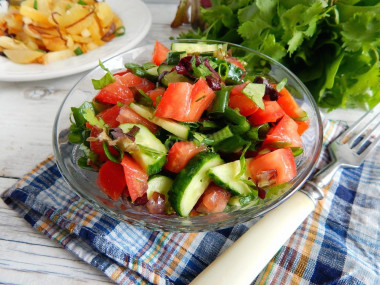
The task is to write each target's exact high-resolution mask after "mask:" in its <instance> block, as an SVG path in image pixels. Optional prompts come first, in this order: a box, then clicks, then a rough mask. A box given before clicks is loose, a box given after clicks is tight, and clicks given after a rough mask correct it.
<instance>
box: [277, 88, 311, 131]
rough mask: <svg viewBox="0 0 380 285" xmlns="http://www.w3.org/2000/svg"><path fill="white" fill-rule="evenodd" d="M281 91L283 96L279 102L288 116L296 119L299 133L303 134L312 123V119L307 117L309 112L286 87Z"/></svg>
mask: <svg viewBox="0 0 380 285" xmlns="http://www.w3.org/2000/svg"><path fill="white" fill-rule="evenodd" d="M279 93H280V95H281V96H280V97H279V98H278V100H277V102H278V104H279V105H280V106H281V108H282V109H283V110H284V111H285V113H286V114H287V115H288V116H290V117H291V118H292V119H294V120H295V121H296V123H297V125H298V133H299V135H302V134H303V133H304V131H306V130H307V129H308V128H309V125H310V121H309V120H308V119H307V113H306V112H305V111H304V110H303V109H302V108H301V107H300V106H299V105H298V103H297V101H296V100H295V99H294V97H293V96H292V94H290V92H289V91H288V90H287V89H286V88H283V89H282V90H281V91H280V92H279ZM297 119H298V120H297Z"/></svg>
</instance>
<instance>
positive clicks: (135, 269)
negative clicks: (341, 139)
mask: <svg viewBox="0 0 380 285" xmlns="http://www.w3.org/2000/svg"><path fill="white" fill-rule="evenodd" d="M345 127H346V125H345V124H344V123H342V122H331V121H326V122H325V125H324V130H325V132H324V142H325V144H328V143H329V142H330V141H331V140H332V139H333V138H335V137H336V136H337V134H339V133H340V132H341V131H342V130H343V129H344V128H345ZM328 160H329V157H328V155H327V153H326V152H324V153H323V155H322V160H321V162H320V164H319V166H320V167H321V166H322V165H323V164H325V163H327V162H328ZM379 161H380V148H377V150H376V151H375V152H373V153H372V156H371V157H369V158H368V160H366V161H365V162H364V163H363V164H362V165H361V167H360V168H358V169H346V170H343V171H340V172H339V173H338V174H336V176H335V178H334V180H333V181H332V183H331V184H330V185H329V187H327V188H326V189H325V195H326V196H325V199H324V200H322V201H321V202H320V203H319V205H318V206H317V208H316V210H315V211H314V212H313V214H311V215H310V216H309V217H308V218H307V219H306V220H305V221H304V223H303V224H302V225H301V226H300V227H299V228H298V230H297V231H296V232H295V233H294V234H293V235H292V236H291V238H290V239H289V240H288V242H287V243H286V244H285V245H284V246H283V247H282V248H281V249H280V250H279V252H278V253H277V255H276V256H275V257H274V258H273V259H272V260H271V262H270V263H269V264H268V266H267V267H266V268H265V269H264V270H263V271H262V272H261V274H260V275H259V276H258V277H257V279H256V280H255V281H254V284H300V283H301V284H302V283H303V284H380V273H379V272H380V187H379V185H380V164H379ZM2 199H3V200H4V202H5V203H6V204H8V205H9V206H10V207H11V208H13V209H14V210H15V211H17V212H18V213H19V214H20V215H21V216H23V217H24V218H25V220H27V221H28V222H29V223H30V224H31V226H32V227H34V228H36V229H38V230H39V231H40V232H42V233H43V234H44V235H46V236H47V237H49V238H51V239H54V240H56V241H57V242H58V243H60V244H61V245H62V246H64V247H65V248H66V249H68V250H69V251H71V252H72V253H74V254H75V255H77V256H78V257H79V258H81V259H83V260H84V261H85V262H87V263H89V264H91V265H92V266H94V267H96V268H98V269H99V270H101V271H102V272H104V274H106V275H107V276H108V277H109V278H110V279H112V280H113V281H115V282H116V283H119V284H188V283H189V282H190V281H191V280H192V279H193V278H194V277H195V276H197V274H199V273H200V272H201V271H202V270H203V269H204V268H205V267H206V266H207V265H208V264H210V263H211V262H212V261H213V260H214V259H215V258H216V257H217V256H218V255H219V254H220V253H221V252H222V251H223V250H225V249H226V248H227V247H228V246H230V245H231V244H232V243H233V242H234V241H235V240H236V239H238V238H239V237H240V236H241V235H242V234H243V233H244V232H246V230H247V229H248V228H249V227H250V226H251V225H252V224H253V223H254V221H251V222H247V223H244V224H240V225H236V226H234V227H232V228H227V229H224V230H219V231H214V232H206V233H168V232H155V231H149V230H145V229H142V228H137V227H134V226H132V225H129V224H127V223H125V222H119V221H117V220H115V219H113V218H111V217H109V216H107V215H105V214H103V213H101V212H99V211H97V210H95V209H94V208H92V207H91V205H90V204H89V203H87V202H86V201H85V200H83V199H81V198H79V197H78V196H77V195H76V194H75V193H74V192H72V191H71V190H70V188H69V186H68V185H67V184H66V183H65V181H64V180H63V178H62V177H61V175H60V173H59V171H58V169H57V166H56V164H55V162H54V160H53V158H52V157H49V158H48V159H47V160H45V161H44V162H42V163H41V164H39V165H38V166H37V167H36V168H35V169H33V170H32V171H31V172H30V173H29V174H28V175H26V176H25V177H24V178H23V179H21V180H20V181H19V182H18V183H17V184H16V185H14V186H13V187H11V188H10V189H8V190H7V191H6V192H4V193H3V195H2Z"/></svg>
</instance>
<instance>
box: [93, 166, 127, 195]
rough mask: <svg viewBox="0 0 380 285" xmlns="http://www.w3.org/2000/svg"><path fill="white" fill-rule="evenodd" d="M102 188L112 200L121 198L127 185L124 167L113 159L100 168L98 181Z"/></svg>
mask: <svg viewBox="0 0 380 285" xmlns="http://www.w3.org/2000/svg"><path fill="white" fill-rule="evenodd" d="M97 182H98V183H97V184H98V185H99V187H100V189H102V191H103V192H104V193H105V194H107V195H108V196H109V197H110V198H111V199H112V200H114V201H116V200H118V199H119V198H120V196H121V194H122V193H123V190H124V188H125V187H126V185H127V184H126V182H125V178H124V171H123V167H122V166H121V164H119V163H115V162H112V161H107V162H105V163H104V164H103V165H102V167H101V168H100V170H99V175H98V181H97Z"/></svg>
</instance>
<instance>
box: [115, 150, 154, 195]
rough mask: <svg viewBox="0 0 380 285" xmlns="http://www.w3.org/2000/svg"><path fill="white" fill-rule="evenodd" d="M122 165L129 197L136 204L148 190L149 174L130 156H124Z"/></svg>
mask: <svg viewBox="0 0 380 285" xmlns="http://www.w3.org/2000/svg"><path fill="white" fill-rule="evenodd" d="M121 165H122V166H123V169H124V177H125V181H126V183H127V187H128V192H129V195H130V196H131V200H132V202H135V201H136V199H137V198H139V197H143V196H144V194H145V193H146V190H147V189H148V174H146V172H145V171H144V170H143V169H142V168H141V166H140V165H139V164H138V163H137V162H136V161H135V160H134V159H133V158H132V157H131V156H130V155H129V154H124V157H123V159H122V161H121Z"/></svg>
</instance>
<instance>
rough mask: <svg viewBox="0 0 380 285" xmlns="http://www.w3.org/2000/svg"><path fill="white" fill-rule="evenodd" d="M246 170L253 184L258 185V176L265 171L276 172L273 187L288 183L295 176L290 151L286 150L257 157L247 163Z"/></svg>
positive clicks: (293, 162) (294, 165)
mask: <svg viewBox="0 0 380 285" xmlns="http://www.w3.org/2000/svg"><path fill="white" fill-rule="evenodd" d="M248 168H249V171H250V173H251V177H252V180H253V181H254V182H255V183H258V181H259V178H260V175H262V174H263V172H266V171H268V172H269V171H270V172H272V171H273V170H275V171H276V175H275V176H276V177H275V183H274V185H278V184H282V183H285V182H288V181H290V180H291V179H293V178H294V177H295V176H296V175H297V168H296V164H295V161H294V157H293V154H292V151H291V150H290V149H287V148H281V149H277V150H274V151H272V152H269V153H266V154H263V155H260V156H257V157H256V158H254V159H253V160H252V161H251V162H250V163H249V165H248Z"/></svg>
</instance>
